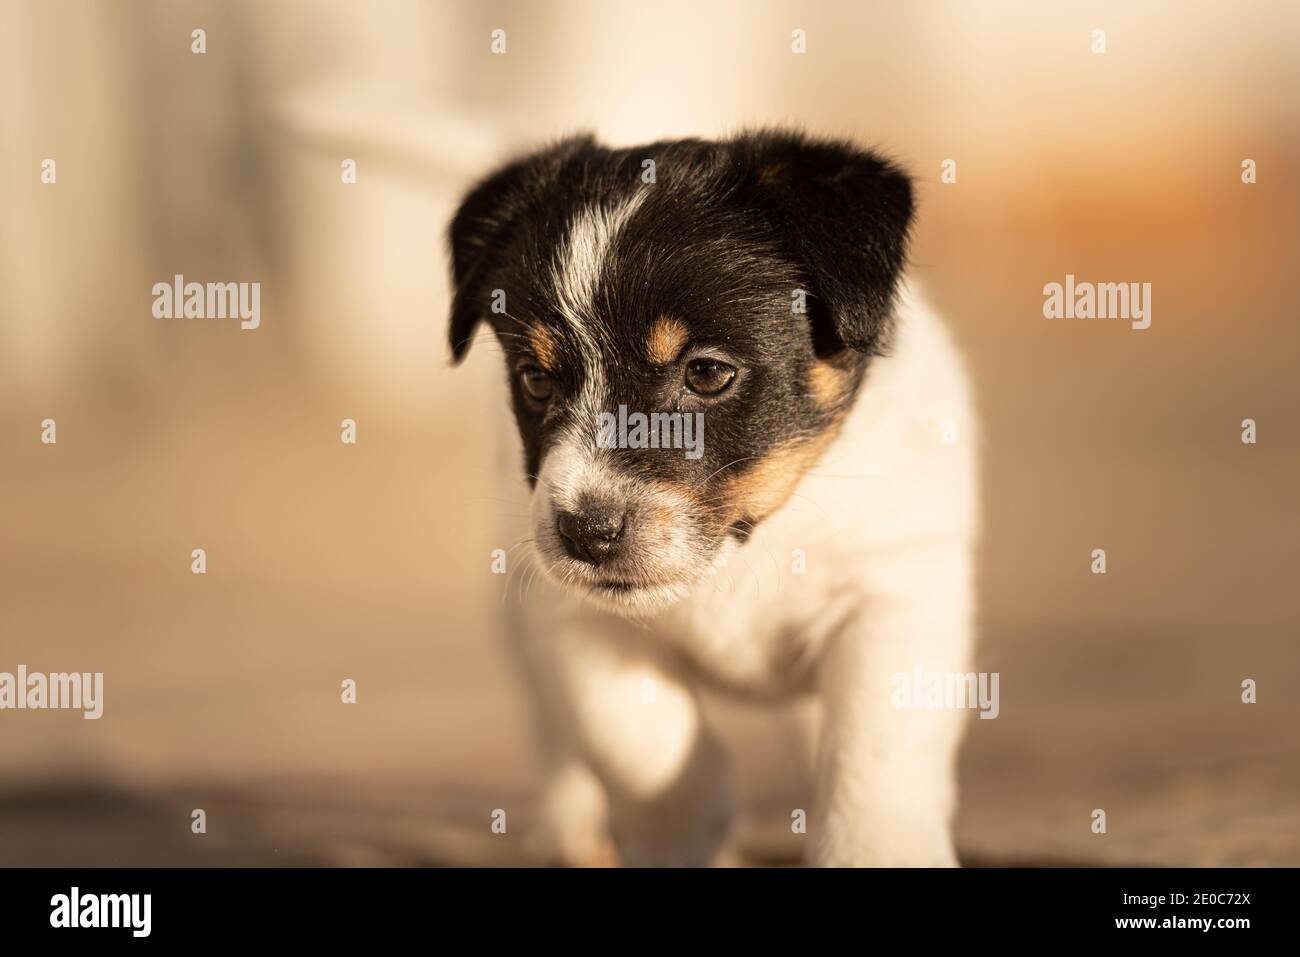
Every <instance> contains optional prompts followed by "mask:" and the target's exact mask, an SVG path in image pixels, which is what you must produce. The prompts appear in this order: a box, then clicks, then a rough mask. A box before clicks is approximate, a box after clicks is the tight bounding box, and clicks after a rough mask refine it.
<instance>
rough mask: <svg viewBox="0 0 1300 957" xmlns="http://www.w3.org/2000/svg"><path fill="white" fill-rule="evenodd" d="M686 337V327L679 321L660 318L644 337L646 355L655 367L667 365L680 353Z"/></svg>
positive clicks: (670, 318) (666, 317)
mask: <svg viewBox="0 0 1300 957" xmlns="http://www.w3.org/2000/svg"><path fill="white" fill-rule="evenodd" d="M687 336H688V333H687V330H686V326H685V324H684V323H683V322H682V321H681V320H680V319H674V318H672V317H671V316H660V317H659V318H658V319H656V320H655V321H654V325H652V326H651V327H650V332H649V334H648V335H647V336H646V340H645V347H646V355H647V356H648V357H649V359H650V361H651V362H653V363H654V364H655V365H660V366H663V365H667V364H668V363H670V362H672V361H673V360H674V359H676V358H677V356H678V355H679V354H680V353H681V351H682V346H684V345H686V339H687Z"/></svg>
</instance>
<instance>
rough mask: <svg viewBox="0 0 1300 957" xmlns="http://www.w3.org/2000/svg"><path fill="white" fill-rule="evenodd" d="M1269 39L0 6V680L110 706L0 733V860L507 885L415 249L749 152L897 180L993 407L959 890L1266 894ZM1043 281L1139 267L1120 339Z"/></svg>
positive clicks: (1081, 14)
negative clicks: (711, 147) (528, 154)
mask: <svg viewBox="0 0 1300 957" xmlns="http://www.w3.org/2000/svg"><path fill="white" fill-rule="evenodd" d="M196 29H202V30H204V31H205V32H206V53H203V54H201V55H200V54H195V53H193V52H191V45H192V43H193V40H192V31H194V30H196ZM495 29H502V30H505V31H506V44H507V46H506V51H507V52H506V53H505V54H504V55H494V54H492V53H491V52H490V43H491V32H492V31H493V30H495ZM795 29H800V30H803V31H805V33H806V37H807V52H806V53H805V54H802V55H797V54H794V53H792V52H791V31H793V30H795ZM1095 29H1103V30H1105V34H1106V52H1105V53H1104V54H1097V53H1093V52H1092V46H1093V31H1094V30H1095ZM1297 35H1300V6H1297V5H1296V4H1295V3H1292V2H1285V0H1283V2H1247V3H1233V4H1228V3H1194V2H1167V3H1165V2H1144V3H1141V4H1130V3H1122V2H1115V3H1060V4H1039V3H1033V2H1028V0H1026V2H1018V3H996V2H990V3H970V2H936V0H922V2H915V3H904V2H886V3H859V2H850V0H844V2H819V3H811V2H810V3H784V2H751V3H742V2H736V3H718V2H701V0H689V2H658V3H649V4H648V3H640V2H597V0H589V2H548V3H524V2H521V3H497V2H474V3H470V2H400V3H399V2H385V0H380V2H369V3H366V4H349V3H342V2H337V3H335V2H322V3H306V2H287V0H268V2H222V3H217V2H194V0H167V2H103V3H95V4H89V3H79V2H62V0H42V2H21V0H0V117H3V121H2V124H0V129H3V149H0V284H2V285H3V296H0V671H11V672H12V671H14V670H16V667H17V665H18V664H20V663H21V664H26V665H27V667H28V668H29V669H30V670H32V671H65V670H72V671H92V672H94V671H102V672H104V673H105V685H106V692H105V713H104V717H103V718H102V719H101V720H99V721H85V720H83V719H82V717H81V715H80V714H79V713H77V712H53V711H46V712H32V711H24V712H14V711H7V712H4V713H0V865H6V864H7V865H15V864H73V865H80V864H128V865H129V864H226V863H245V864H261V863H268V864H272V863H299V864H370V863H391V864H408V863H410V864H433V863H449V864H480V863H482V864H489V863H528V862H530V857H529V850H528V841H527V837H528V825H529V812H528V803H527V799H528V795H529V793H530V790H531V788H532V787H533V786H534V782H535V772H534V768H533V765H532V759H531V752H530V745H529V738H528V729H527V728H526V726H525V722H524V713H523V710H522V708H521V707H520V705H519V701H518V698H517V696H516V694H515V691H514V685H513V676H512V674H511V672H510V668H509V666H508V662H507V660H506V658H505V656H504V654H503V652H502V648H501V644H500V641H499V640H498V636H497V634H496V631H497V625H496V623H495V622H496V616H497V614H498V610H499V608H500V605H501V601H502V596H503V591H504V589H505V588H506V587H507V585H506V581H505V580H504V579H503V578H502V577H501V576H497V575H493V574H491V573H490V568H489V566H490V552H491V550H492V549H493V548H497V547H505V546H506V545H508V544H510V543H509V542H503V541H501V540H500V539H501V532H500V531H499V527H500V526H499V522H498V517H499V513H500V512H501V511H502V510H504V509H508V508H510V507H511V505H510V503H503V502H502V501H501V500H500V499H494V498H492V497H491V496H492V495H493V494H494V493H495V486H494V483H493V475H494V469H495V468H496V466H497V461H498V454H497V453H498V447H499V446H500V445H501V442H502V439H501V437H500V436H499V435H498V433H497V432H496V429H497V426H498V424H499V423H500V421H501V416H499V415H498V414H496V409H497V407H498V406H499V405H500V404H501V403H502V402H503V401H504V398H503V396H504V393H503V392H502V390H501V388H500V381H499V380H500V378H501V374H500V371H499V370H498V369H497V364H498V362H499V359H498V356H497V354H496V350H494V349H492V348H482V347H481V346H480V347H479V348H477V349H476V350H474V352H472V354H471V357H470V359H469V361H468V363H467V364H466V366H464V367H462V368H459V369H455V370H453V369H452V368H451V367H450V366H449V364H448V361H447V349H446V346H445V310H446V304H447V298H448V282H447V279H448V277H447V256H446V249H445V246H444V241H443V234H444V229H445V225H446V223H447V222H448V220H449V218H450V216H451V214H452V212H453V210H454V208H455V204H456V202H457V199H458V197H459V195H460V194H461V193H462V191H463V190H464V189H465V188H466V187H467V186H468V185H469V184H470V183H471V182H472V181H473V179H474V178H476V177H478V176H481V175H482V174H483V173H485V172H486V171H487V170H489V169H490V167H491V166H492V165H493V164H494V163H496V162H498V161H500V160H501V159H503V158H506V157H508V156H510V155H511V154H512V153H513V152H515V151H518V150H522V149H525V148H528V147H529V146H532V145H535V144H537V143H539V142H540V141H543V140H546V139H549V138H552V137H554V136H557V135H560V134H564V133H568V132H573V131H576V130H582V129H590V130H593V131H594V132H596V133H597V134H598V135H599V136H600V137H602V138H603V139H604V140H606V141H607V142H609V143H611V144H614V145H630V144H633V143H635V142H638V141H644V140H650V139H658V138H664V137H672V136H685V135H700V136H715V135H719V134H725V133H727V132H730V131H734V130H737V129H739V128H742V127H745V126H748V125H753V124H764V125H771V124H784V123H789V124H797V125H800V126H803V127H805V128H806V129H808V130H809V131H812V132H815V133H824V134H833V135H843V136H849V137H852V138H854V139H857V140H859V141H861V142H864V143H867V144H875V145H879V146H881V147H882V148H884V149H885V150H887V151H888V152H890V153H891V154H892V155H894V156H896V157H897V158H899V159H901V160H902V161H903V162H904V163H905V164H906V165H907V166H908V167H909V168H910V170H911V171H912V172H913V174H914V175H915V176H916V178H917V181H918V192H919V198H920V215H919V222H918V228H917V233H916V242H915V246H914V250H913V260H914V266H913V270H912V275H913V277H914V279H915V280H916V281H917V282H918V284H919V285H920V286H921V287H922V288H923V289H924V291H925V292H926V293H927V294H928V296H929V297H930V298H931V299H932V300H933V301H934V302H935V303H936V304H937V305H938V306H939V307H940V308H941V310H942V311H943V312H944V313H945V314H946V315H947V316H948V317H949V319H950V321H951V323H952V325H953V327H954V330H955V334H956V336H957V338H958V339H959V341H960V342H961V344H962V346H963V347H964V349H965V350H966V352H967V355H968V356H969V360H970V363H971V366H972V371H973V376H974V379H975V383H976V387H977V390H978V395H979V404H980V407H981V410H982V413H983V416H984V440H983V441H984V480H985V493H984V499H985V528H986V531H985V537H984V546H983V551H982V562H981V570H980V605H981V615H980V633H981V650H980V657H979V661H980V667H981V669H982V670H988V671H998V672H1000V673H1001V676H1002V677H1001V690H1002V705H1001V715H1000V717H999V718H998V720H996V721H972V722H971V723H970V732H969V735H968V738H967V745H966V748H965V750H964V752H963V757H962V766H961V775H962V787H963V801H962V806H961V812H960V816H959V820H958V843H959V847H960V849H961V852H962V855H963V858H964V859H965V860H966V861H968V862H970V863H975V864H1018V863H1041V864H1060V863H1081V864H1193V865H1200V864H1205V865H1210V864H1244V865H1271V864H1290V865H1296V864H1300V647H1298V646H1297V640H1296V639H1297V636H1298V635H1300V598H1298V597H1297V588H1296V587H1295V585H1294V582H1293V579H1294V578H1295V575H1296V572H1297V569H1298V568H1300V546H1298V544H1297V543H1298V542H1300V509H1298V508H1297V488H1298V487H1300V482H1298V481H1297V480H1298V479H1300V389H1298V388H1297V384H1296V364H1297V358H1300V322H1298V320H1300V316H1297V308H1296V302H1297V299H1300V270H1297V268H1296V263H1297V258H1298V254H1300V240H1297V236H1296V231H1295V219H1296V213H1297V211H1300V203H1298V200H1300V189H1298V188H1297V172H1298V171H1300V122H1298V121H1300V98H1298V97H1297V96H1296V92H1297V90H1300V57H1297V56H1296V55H1295V52H1296V37H1297ZM46 159H54V160H55V161H56V163H57V182H56V183H54V184H46V183H42V181H41V167H42V163H43V161H44V160H46ZM345 159H353V160H355V161H356V164H357V182H356V183H355V185H344V184H343V183H342V182H341V177H340V168H341V165H340V164H341V163H342V162H343V161H344V160H345ZM948 159H952V160H955V161H956V164H957V167H956V168H957V181H956V182H955V183H943V182H941V180H940V172H941V164H942V163H943V162H944V161H945V160H948ZM1245 159H1253V160H1254V161H1255V163H1256V164H1257V170H1258V174H1257V175H1258V182H1257V183H1256V184H1254V185H1244V184H1243V183H1242V181H1241V164H1242V162H1243V161H1244V160H1245ZM176 273H182V274H184V275H185V277H186V278H187V279H190V280H195V281H200V282H206V281H247V282H252V281H258V282H260V283H261V284H262V300H261V327H260V328H259V329H257V330H256V331H242V330H240V329H239V327H238V323H237V322H231V321H226V322H204V321H189V322H180V321H165V320H157V319H154V318H153V317H152V315H151V306H152V301H153V295H152V293H151V287H152V285H153V284H154V283H155V282H169V281H170V280H171V277H172V276H173V275H174V274H176ZM1067 273H1073V274H1074V275H1076V276H1077V277H1078V278H1079V279H1080V280H1088V281H1132V282H1149V283H1151V284H1152V286H1153V292H1152V308H1153V322H1152V326H1151V328H1150V329H1148V330H1146V331H1141V332H1137V331H1133V330H1131V329H1130V328H1129V326H1128V324H1127V323H1124V322H1110V323H1103V322H1091V323H1089V322H1077V321H1076V322H1071V321H1056V322H1049V321H1048V320H1046V319H1044V318H1043V316H1042V303H1043V294H1042V288H1043V286H1044V284H1045V283H1048V282H1062V281H1063V280H1064V277H1065V275H1066V274H1067ZM1247 417H1249V418H1253V419H1255V420H1256V421H1257V423H1258V437H1259V438H1258V443H1257V444H1255V445H1243V444H1242V442H1241V441H1240V433H1241V425H1240V423H1241V420H1242V419H1244V418H1247ZM47 418H53V419H55V420H56V421H57V429H58V433H57V434H58V442H57V444H56V445H43V444H42V443H41V441H40V434H41V422H42V420H44V419H47ZM345 418H352V419H355V421H356V422H357V429H358V442H357V444H356V445H355V446H352V445H344V444H342V443H341V442H340V439H339V433H340V422H341V420H343V419H345ZM200 547H201V548H204V549H206V552H207V562H208V570H207V574H206V575H193V574H191V571H190V562H191V559H190V554H191V550H192V549H194V548H200ZM1094 548H1105V549H1106V551H1107V558H1108V574H1106V575H1104V576H1098V575H1093V574H1091V573H1090V564H1091V551H1092V550H1093V549H1094ZM510 583H511V587H517V584H518V582H517V579H511V582H510ZM344 678H353V679H355V680H356V682H357V685H358V703H357V704H356V705H355V706H345V705H342V704H341V703H340V699H339V693H340V690H339V689H340V682H341V681H342V680H343V679H344ZM1246 678H1252V679H1254V680H1256V681H1257V682H1258V688H1259V692H1258V695H1259V697H1258V703H1257V704H1254V705H1245V704H1242V703H1241V682H1242V681H1243V680H1244V679H1246ZM723 720H724V722H725V723H726V724H727V725H728V734H729V735H730V737H731V739H732V740H733V742H735V744H736V748H737V755H738V761H739V772H740V779H741V785H742V793H743V796H744V799H745V805H744V813H743V816H742V820H741V823H740V827H741V838H742V842H743V846H744V848H745V850H746V854H747V856H748V859H749V860H750V861H752V862H755V863H781V862H786V861H793V860H795V859H796V856H797V853H798V847H797V845H795V844H793V843H792V841H794V840H797V839H795V838H792V836H791V835H789V834H788V833H787V832H788V827H787V826H786V824H787V822H788V821H789V808H790V807H792V806H805V805H802V804H799V803H792V802H800V801H806V800H807V797H806V794H805V793H804V792H803V790H802V785H801V783H800V781H799V778H798V775H797V774H795V773H794V769H795V768H796V767H797V766H798V758H797V756H796V754H795V752H794V750H793V747H792V744H791V741H790V740H789V736H788V735H786V734H785V732H784V731H783V729H782V727H781V725H780V724H779V722H776V721H773V720H772V719H770V718H767V717H763V716H759V715H755V714H750V713H748V712H746V711H745V710H743V709H736V708H731V709H727V710H726V711H725V712H724V714H723ZM193 808H203V809H205V810H206V811H207V815H208V833H207V834H205V835H202V836H196V835H193V834H191V832H190V812H191V809H193ZM495 808H503V809H507V810H508V812H509V814H510V819H509V820H510V828H509V831H508V833H507V834H506V835H492V834H491V833H490V831H489V827H488V825H489V815H490V813H491V811H492V810H493V809H495ZM1094 808H1103V809H1105V810H1106V811H1107V815H1108V825H1109V826H1108V832H1107V833H1106V834H1105V835H1096V834H1093V833H1092V832H1091V830H1090V824H1091V818H1090V814H1091V812H1092V810H1093V809H1094ZM516 822H518V824H516Z"/></svg>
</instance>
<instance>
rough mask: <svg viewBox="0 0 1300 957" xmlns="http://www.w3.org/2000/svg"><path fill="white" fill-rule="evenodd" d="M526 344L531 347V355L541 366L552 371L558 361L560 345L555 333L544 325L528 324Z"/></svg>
mask: <svg viewBox="0 0 1300 957" xmlns="http://www.w3.org/2000/svg"><path fill="white" fill-rule="evenodd" d="M528 344H529V345H531V346H532V347H533V355H534V356H536V357H537V361H538V363H539V364H540V365H541V367H542V368H543V369H545V370H547V371H548V372H554V371H555V369H556V368H557V367H558V365H559V361H560V345H559V343H558V342H557V341H556V339H555V334H554V333H553V332H551V330H550V329H547V328H546V327H545V326H529V327H528Z"/></svg>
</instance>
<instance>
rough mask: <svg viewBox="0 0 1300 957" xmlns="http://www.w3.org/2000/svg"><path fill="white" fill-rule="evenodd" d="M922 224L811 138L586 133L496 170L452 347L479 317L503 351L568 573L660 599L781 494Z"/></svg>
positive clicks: (457, 276) (565, 580) (454, 321)
mask: <svg viewBox="0 0 1300 957" xmlns="http://www.w3.org/2000/svg"><path fill="white" fill-rule="evenodd" d="M911 219H912V190H911V185H910V182H909V180H908V178H907V177H906V176H905V175H904V174H903V173H902V172H900V171H899V170H898V169H896V168H895V167H893V166H892V165H890V164H889V163H888V162H886V161H884V160H882V159H881V158H879V157H877V156H875V155H873V154H871V153H868V152H863V151H861V150H859V149H856V148H854V147H852V146H849V145H847V144H842V143H832V142H822V141H815V140H810V139H807V138H804V137H802V136H800V135H797V134H783V133H763V134H757V135H749V136H742V137H739V138H736V139H733V140H729V141H725V142H718V143H707V142H701V141H698V140H685V141H678V142H663V143H655V144H652V145H649V146H645V147H641V148H636V149H625V150H610V149H605V148H603V147H601V146H599V145H597V144H596V143H595V142H594V141H593V140H592V139H590V138H577V139H571V140H566V141H564V142H561V143H559V144H557V145H556V146H554V147H552V148H550V149H548V150H545V151H542V152H540V153H537V154H535V155H533V156H529V157H527V158H525V159H522V160H520V161H518V162H515V163H513V164H511V165H509V166H506V167H505V168H503V169H501V170H499V171H498V172H496V173H495V174H493V175H492V176H490V177H489V178H488V179H486V180H485V181H484V182H482V183H481V184H479V185H478V186H477V187H476V188H475V189H474V190H473V191H472V192H471V193H470V194H469V196H468V197H467V198H466V199H465V201H464V203H463V204H462V206H461V208H460V210H459V212H458V213H457V215H456V217H455V220H454V221H453V222H452V225H451V247H452V268H453V276H454V280H455V295H454V300H453V304H452V315H451V347H452V355H453V359H454V360H455V361H459V360H460V359H461V358H462V357H463V356H464V354H465V352H466V350H467V349H468V348H469V344H470V341H471V339H472V337H473V336H474V334H475V332H476V330H477V329H478V328H479V325H480V323H486V324H487V325H488V326H489V327H490V328H491V331H492V332H493V333H494V334H495V336H496V337H497V339H498V340H499V342H500V344H501V347H502V349H503V351H504V353H505V360H506V373H507V376H508V380H509V388H510V395H511V401H512V404H513V407H514V412H515V417H516V419H517V421H518V425H519V432H520V435H521V437H522V439H523V447H524V455H525V462H524V468H525V472H526V475H527V477H528V480H529V482H530V483H531V485H532V488H533V505H532V522H533V529H532V532H533V543H534V547H535V548H536V550H537V552H538V553H539V556H540V558H541V564H542V565H543V567H544V568H545V569H546V572H547V574H548V575H549V577H551V578H552V579H553V580H554V581H556V582H558V583H560V584H561V585H563V586H566V587H570V588H573V589H576V590H579V591H581V592H584V593H587V594H589V595H591V596H593V597H594V598H595V599H596V600H598V601H599V602H601V603H603V604H605V605H607V606H611V607H613V608H615V609H616V610H620V611H623V612H625V613H628V614H635V613H648V612H652V611H655V610H657V609H659V608H662V607H664V606H665V605H667V604H669V603H671V602H673V601H675V600H677V599H679V598H681V597H683V596H685V595H686V594H688V593H689V592H690V591H691V589H692V588H693V586H694V585H695V584H696V583H697V582H698V581H699V580H700V578H701V577H702V576H704V575H706V574H707V573H709V572H710V571H711V570H712V569H713V568H715V567H717V566H718V565H719V564H721V563H722V562H724V561H725V560H726V557H727V556H728V555H729V554H730V552H731V551H733V550H734V549H736V548H737V547H738V545H739V543H740V542H743V540H744V539H745V538H746V537H747V536H748V535H749V534H750V533H751V532H752V530H753V529H754V527H755V526H756V525H757V524H758V523H760V522H762V521H763V519H764V518H766V517H767V516H769V515H770V514H772V512H773V511H774V510H776V509H777V508H779V507H780V506H781V505H782V504H783V503H784V502H785V500H786V499H787V498H788V497H789V495H790V493H791V492H792V491H793V488H794V486H795V484H796V483H797V482H798V480H799V478H800V477H801V475H802V474H803V473H804V471H805V470H806V469H807V468H809V467H810V466H811V465H812V464H813V463H814V462H815V461H816V459H817V458H818V456H819V454H820V452H821V451H822V449H823V448H824V447H825V446H826V444H827V443H828V442H829V441H830V439H831V438H832V437H833V436H834V434H835V431H836V429H837V427H838V425H839V423H840V421H841V420H842V417H843V415H844V414H845V412H846V410H847V409H848V407H849V406H850V404H851V402H852V400H853V398H854V395H855V394H856V391H857V389H858V386H859V384H860V383H861V381H862V377H863V373H864V371H865V369H866V366H867V363H868V362H869V360H870V357H871V356H872V355H874V354H877V353H879V352H880V351H881V350H882V349H883V348H884V346H885V345H886V344H887V342H888V336H889V331H890V320H891V315H892V308H893V299H894V293H895V288H896V285H897V282H898V277H899V272H900V270H901V268H902V266H903V262H904V258H905V254H906V242H907V232H908V227H909V225H910V223H911ZM656 414H657V417H656Z"/></svg>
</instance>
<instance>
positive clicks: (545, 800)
mask: <svg viewBox="0 0 1300 957" xmlns="http://www.w3.org/2000/svg"><path fill="white" fill-rule="evenodd" d="M538 811H539V814H538V818H539V819H538V822H537V826H536V828H535V829H534V830H533V833H532V835H531V836H530V839H529V851H530V853H531V855H532V857H533V858H534V859H536V860H538V861H540V862H541V863H543V864H545V865H548V866H551V867H616V866H618V863H619V858H618V854H617V853H616V852H615V850H614V843H613V841H612V840H610V836H609V823H608V809H607V802H606V799H605V792H604V789H603V788H602V787H601V785H600V782H599V781H598V780H597V779H596V776H595V775H594V774H592V772H591V771H590V770H589V769H588V768H587V767H585V766H584V765H580V764H570V765H566V766H565V767H563V768H562V769H560V770H558V771H555V772H553V773H552V774H551V775H549V776H548V778H547V780H546V781H545V783H544V785H543V787H542V795H541V801H540V806H539V809H538Z"/></svg>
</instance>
